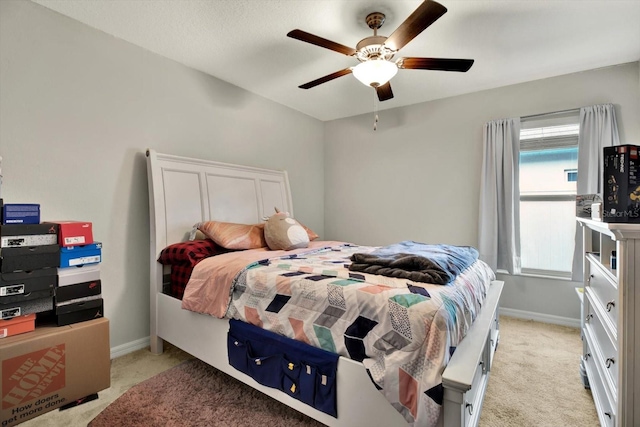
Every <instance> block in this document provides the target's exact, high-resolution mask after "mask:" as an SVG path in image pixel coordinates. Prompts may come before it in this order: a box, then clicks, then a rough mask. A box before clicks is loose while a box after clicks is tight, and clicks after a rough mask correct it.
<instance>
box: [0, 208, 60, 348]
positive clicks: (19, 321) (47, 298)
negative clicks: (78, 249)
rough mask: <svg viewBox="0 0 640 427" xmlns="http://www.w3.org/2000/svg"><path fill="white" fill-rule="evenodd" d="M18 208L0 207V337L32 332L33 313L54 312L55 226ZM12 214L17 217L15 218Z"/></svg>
mask: <svg viewBox="0 0 640 427" xmlns="http://www.w3.org/2000/svg"><path fill="white" fill-rule="evenodd" d="M16 206H18V207H17V208H15V209H14V207H16ZM19 206H22V205H4V206H3V208H2V213H3V216H2V225H0V319H2V320H0V338H2V337H7V336H11V335H16V334H19V333H23V332H29V331H32V330H34V329H35V319H36V313H44V312H48V311H51V310H53V295H54V292H55V287H56V285H57V282H58V276H57V268H56V267H58V266H59V264H60V248H59V246H58V226H57V225H56V224H40V223H39V222H40V218H39V213H38V215H37V216H34V215H31V214H29V215H24V212H25V210H23V209H21V208H20V207H19ZM24 206H33V205H24ZM11 212H19V214H18V215H17V216H14V215H13V214H12V213H11ZM27 212H32V210H27ZM38 212H39V209H38ZM19 221H22V222H19Z"/></svg>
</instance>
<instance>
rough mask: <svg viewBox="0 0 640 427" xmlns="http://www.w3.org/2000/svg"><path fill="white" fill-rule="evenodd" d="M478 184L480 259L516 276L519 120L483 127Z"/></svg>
mask: <svg viewBox="0 0 640 427" xmlns="http://www.w3.org/2000/svg"><path fill="white" fill-rule="evenodd" d="M483 143H484V147H483V161H482V178H481V183H480V223H479V245H478V250H479V252H480V259H482V260H483V261H485V262H486V263H487V264H489V266H490V267H491V268H493V270H494V271H495V270H506V271H508V272H509V273H510V274H518V273H520V269H521V263H520V184H519V160H520V118H515V119H502V120H494V121H491V122H488V123H485V125H484V137H483Z"/></svg>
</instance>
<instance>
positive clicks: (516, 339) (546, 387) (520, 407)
mask: <svg viewBox="0 0 640 427" xmlns="http://www.w3.org/2000/svg"><path fill="white" fill-rule="evenodd" d="M500 324H501V339H500V346H499V348H498V351H497V353H496V356H495V358H494V365H493V370H492V373H491V377H490V379H489V386H488V389H487V395H486V397H485V402H484V406H483V410H482V415H481V419H480V426H481V427H507V426H508V427H534V426H535V427H557V426H562V427H571V426H576V427H577V426H580V427H597V426H598V425H599V423H598V419H597V415H596V412H595V408H594V405H593V400H592V398H591V393H590V392H589V390H585V389H584V387H583V386H582V382H581V379H580V375H579V368H578V366H579V360H580V355H581V352H582V342H581V340H580V334H579V331H578V330H577V329H574V328H567V327H562V326H556V325H549V324H544V323H538V322H533V321H526V320H519V319H513V318H509V317H504V316H503V317H501V319H500ZM190 358H191V356H190V355H188V354H186V353H184V352H182V351H180V350H178V349H176V348H173V347H169V349H168V350H167V351H165V353H164V354H163V355H161V356H155V355H152V354H151V353H149V351H148V350H139V351H136V352H134V353H131V354H128V355H126V356H123V357H120V358H118V359H114V360H113V361H112V368H111V376H112V380H111V387H110V388H109V389H107V390H105V391H103V392H100V393H99V399H98V400H95V401H92V402H88V403H85V404H83V405H80V406H78V407H76V408H71V409H68V410H66V411H57V410H54V411H52V412H49V413H47V414H44V415H42V416H40V417H38V418H35V419H33V420H30V421H28V422H26V423H24V424H22V425H23V426H26V427H35V426H37V427H58V426H59V427H62V426H64V427H75V426H86V425H87V424H88V423H89V422H90V421H91V420H92V419H94V418H95V417H96V416H97V415H98V414H99V413H100V412H101V411H103V410H104V409H105V408H106V407H107V406H108V405H109V404H110V403H111V402H113V401H115V400H116V399H117V398H118V397H119V396H121V395H122V394H123V393H124V392H125V391H127V390H128V389H129V388H131V387H132V386H133V385H135V384H137V383H140V382H142V381H144V380H146V379H148V378H151V377H154V376H155V375H157V374H158V373H160V372H163V371H165V370H167V369H169V368H171V367H173V366H175V365H177V364H179V363H181V362H183V361H185V360H188V359H190ZM207 375H209V374H207ZM254 397H255V398H256V399H264V400H265V402H266V406H265V407H267V408H274V407H277V406H278V405H281V404H280V403H278V402H276V401H273V400H271V399H269V398H268V397H266V396H264V395H262V394H260V393H258V394H257V395H256V396H252V397H251V398H254ZM280 410H281V408H279V409H277V410H276V411H280ZM283 414H284V412H283ZM263 415H264V416H273V414H266V415H265V414H263ZM285 416H289V415H285ZM267 424H269V423H267ZM300 424H304V425H310V424H308V421H302V419H301V420H300V421H299V422H298V423H296V422H295V420H294V419H293V418H292V419H289V421H288V423H287V425H288V426H293V425H300ZM118 425H121V426H126V425H127V424H126V422H125V424H120V423H119V424H118ZM180 425H184V426H189V425H190V424H189V423H188V422H187V421H186V420H183V423H182V424H180ZM210 425H211V426H212V427H223V426H224V427H228V426H230V425H232V424H229V420H226V421H223V420H222V419H221V420H220V423H215V424H210ZM234 425H235V424H234ZM238 425H240V424H238ZM271 425H275V424H273V423H271ZM372 427H374V426H372ZM375 427H382V426H375ZM385 427H386V426H385Z"/></svg>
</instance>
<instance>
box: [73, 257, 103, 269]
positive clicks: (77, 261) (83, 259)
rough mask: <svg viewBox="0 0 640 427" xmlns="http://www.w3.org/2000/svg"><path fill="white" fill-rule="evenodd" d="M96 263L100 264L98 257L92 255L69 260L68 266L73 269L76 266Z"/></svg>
mask: <svg viewBox="0 0 640 427" xmlns="http://www.w3.org/2000/svg"><path fill="white" fill-rule="evenodd" d="M96 262H100V255H94V256H84V257H81V258H74V259H70V260H69V266H71V267H73V266H76V265H83V264H93V263H96Z"/></svg>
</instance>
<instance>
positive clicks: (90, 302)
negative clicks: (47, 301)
mask: <svg viewBox="0 0 640 427" xmlns="http://www.w3.org/2000/svg"><path fill="white" fill-rule="evenodd" d="M51 224H54V225H57V226H58V227H59V233H58V243H59V244H60V266H59V268H58V286H57V287H56V289H55V298H54V300H55V317H56V322H57V324H58V326H63V325H69V324H72V323H77V322H84V321H86V320H91V319H95V318H98V317H102V316H103V312H104V310H103V307H104V304H103V300H102V285H101V282H100V262H101V261H102V243H100V242H94V241H93V230H92V224H91V223H90V222H82V221H55V222H51Z"/></svg>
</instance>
